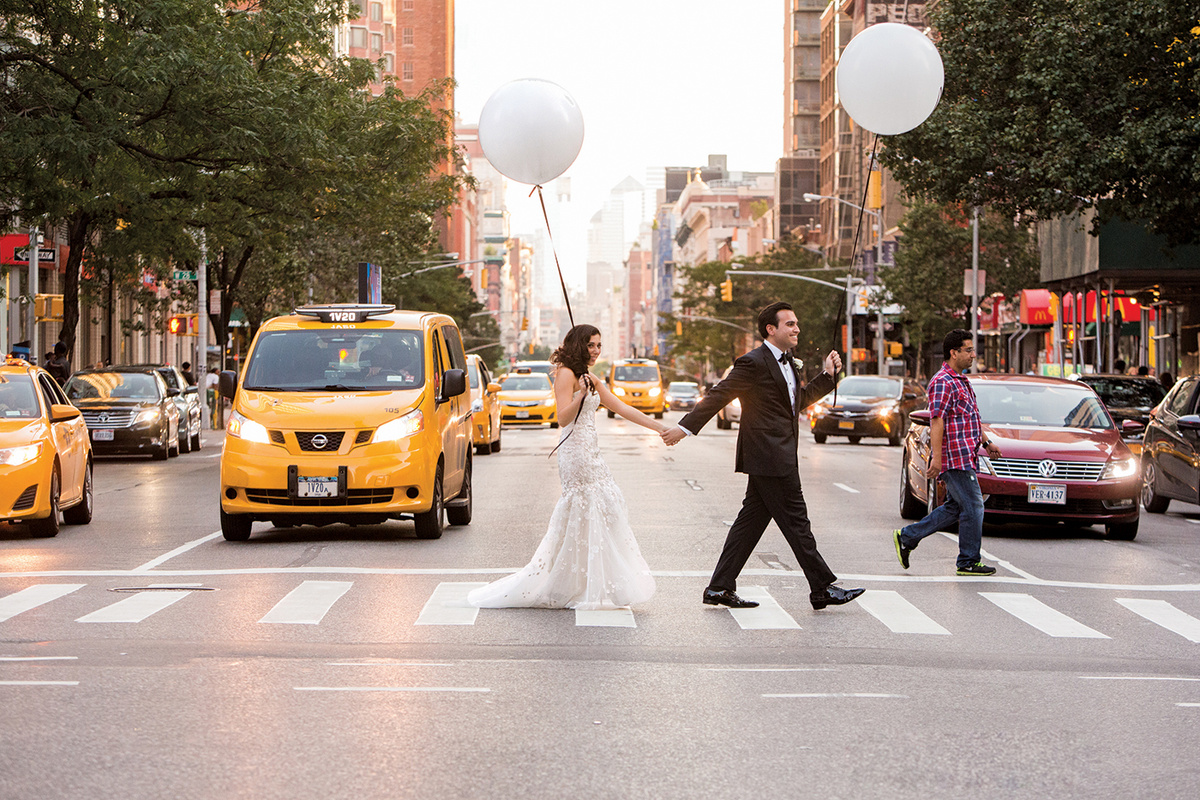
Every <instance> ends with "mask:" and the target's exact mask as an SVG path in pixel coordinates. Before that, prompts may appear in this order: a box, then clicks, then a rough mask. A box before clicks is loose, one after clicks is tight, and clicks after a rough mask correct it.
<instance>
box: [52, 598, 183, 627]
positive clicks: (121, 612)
mask: <svg viewBox="0 0 1200 800" xmlns="http://www.w3.org/2000/svg"><path fill="white" fill-rule="evenodd" d="M189 594H191V592H138V593H137V594H135V595H133V596H131V597H126V598H125V599H124V600H118V601H117V602H115V603H113V604H112V605H109V606H105V607H104V608H101V609H98V610H96V611H93V612H92V613H90V614H86V615H84V616H82V617H80V618H79V619H77V620H75V621H76V622H141V621H142V620H144V619H146V618H147V617H149V616H150V615H151V614H156V613H158V612H159V611H162V610H163V609H164V608H167V607H168V606H171V605H174V604H175V603H178V602H179V601H180V600H182V599H183V598H185V597H187V596H188V595H189Z"/></svg>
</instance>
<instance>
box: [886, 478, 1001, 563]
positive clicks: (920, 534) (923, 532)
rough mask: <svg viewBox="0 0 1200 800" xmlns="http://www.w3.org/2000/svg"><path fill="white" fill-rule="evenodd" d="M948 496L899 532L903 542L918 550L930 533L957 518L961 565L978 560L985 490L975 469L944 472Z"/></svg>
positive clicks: (981, 538)
mask: <svg viewBox="0 0 1200 800" xmlns="http://www.w3.org/2000/svg"><path fill="white" fill-rule="evenodd" d="M941 478H942V480H943V481H944V482H945V484H946V492H947V494H948V495H949V496H948V497H947V498H946V502H945V503H944V504H942V505H940V506H938V507H937V508H935V509H934V510H933V511H932V513H930V514H929V515H928V516H927V517H925V519H923V520H921V521H920V522H914V523H913V524H912V525H909V526H908V527H906V528H904V529H903V530H901V531H900V544H902V545H904V546H905V547H907V548H908V549H910V550H912V549H915V548H916V546H917V543H918V542H920V541H921V540H922V539H924V538H925V537H926V536H928V535H929V534H931V533H937V532H938V531H940V530H943V529H945V528H948V527H949V526H951V525H953V524H954V522H955V521H956V520H957V521H958V566H959V567H967V566H970V565H971V564H977V563H979V546H980V544H981V542H982V541H983V493H982V492H981V491H980V490H979V481H978V480H976V478H975V472H974V471H973V470H969V469H948V470H946V471H945V472H943V473H942V476H941Z"/></svg>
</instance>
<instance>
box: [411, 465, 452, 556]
mask: <svg viewBox="0 0 1200 800" xmlns="http://www.w3.org/2000/svg"><path fill="white" fill-rule="evenodd" d="M444 510H445V509H444V506H443V499H442V468H441V467H440V466H439V467H438V468H437V474H436V475H435V476H434V479H433V504H432V505H431V506H430V508H429V510H428V511H425V512H423V513H421V514H413V522H414V523H415V524H416V531H417V538H418V539H440V538H442V526H443V525H444V520H443V517H445V514H444V513H443V512H444Z"/></svg>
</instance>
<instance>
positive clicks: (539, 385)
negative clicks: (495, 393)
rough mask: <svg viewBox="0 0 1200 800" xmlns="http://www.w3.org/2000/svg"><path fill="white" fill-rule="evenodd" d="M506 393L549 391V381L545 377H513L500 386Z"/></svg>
mask: <svg viewBox="0 0 1200 800" xmlns="http://www.w3.org/2000/svg"><path fill="white" fill-rule="evenodd" d="M500 388H501V389H503V390H504V391H506V392H545V391H549V390H550V379H549V378H547V377H546V376H545V375H541V374H538V375H513V376H511V377H508V378H505V379H504V383H503V384H501V386H500Z"/></svg>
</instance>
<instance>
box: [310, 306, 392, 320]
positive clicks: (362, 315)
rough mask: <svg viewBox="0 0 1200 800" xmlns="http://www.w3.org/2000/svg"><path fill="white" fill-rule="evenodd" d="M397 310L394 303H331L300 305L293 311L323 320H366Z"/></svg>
mask: <svg viewBox="0 0 1200 800" xmlns="http://www.w3.org/2000/svg"><path fill="white" fill-rule="evenodd" d="M395 310H396V306H395V305H394V304H392V303H379V304H364V303H329V304H326V305H311V306H300V307H298V308H296V309H294V311H293V313H294V314H298V315H299V316H302V317H316V318H318V319H319V320H321V322H365V321H366V320H367V319H368V318H370V317H379V316H382V315H384V314H390V313H392V312H393V311H395Z"/></svg>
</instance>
